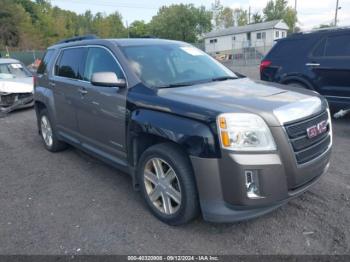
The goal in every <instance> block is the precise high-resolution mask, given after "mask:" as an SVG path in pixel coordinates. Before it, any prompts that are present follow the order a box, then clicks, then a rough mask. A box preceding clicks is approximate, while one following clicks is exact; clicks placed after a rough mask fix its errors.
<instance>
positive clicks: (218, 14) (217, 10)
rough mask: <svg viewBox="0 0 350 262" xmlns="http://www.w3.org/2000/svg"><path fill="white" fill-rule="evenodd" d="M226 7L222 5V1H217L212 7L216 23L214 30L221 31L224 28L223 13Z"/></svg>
mask: <svg viewBox="0 0 350 262" xmlns="http://www.w3.org/2000/svg"><path fill="white" fill-rule="evenodd" d="M223 9H224V7H223V5H222V4H221V2H220V0H215V2H214V3H213V4H212V5H211V11H212V17H213V22H214V28H215V29H220V28H222V27H223V23H222V11H223Z"/></svg>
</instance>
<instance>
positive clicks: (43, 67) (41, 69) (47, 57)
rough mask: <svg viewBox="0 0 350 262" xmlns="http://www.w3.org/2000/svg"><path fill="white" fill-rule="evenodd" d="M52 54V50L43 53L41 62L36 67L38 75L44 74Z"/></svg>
mask: <svg viewBox="0 0 350 262" xmlns="http://www.w3.org/2000/svg"><path fill="white" fill-rule="evenodd" d="M53 53H54V50H48V51H47V52H46V53H45V55H44V58H43V59H42V60H41V63H40V65H39V67H38V70H37V73H38V74H44V73H45V72H46V68H47V65H48V64H49V62H50V60H51V57H52V55H53Z"/></svg>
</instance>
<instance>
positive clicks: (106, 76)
mask: <svg viewBox="0 0 350 262" xmlns="http://www.w3.org/2000/svg"><path fill="white" fill-rule="evenodd" d="M91 84H92V85H94V86H107V87H120V88H124V87H126V81H125V80H124V79H119V78H118V77H117V75H116V74H115V73H114V72H99V73H93V74H92V77H91Z"/></svg>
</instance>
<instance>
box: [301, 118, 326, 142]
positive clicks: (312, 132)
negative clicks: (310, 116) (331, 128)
mask: <svg viewBox="0 0 350 262" xmlns="http://www.w3.org/2000/svg"><path fill="white" fill-rule="evenodd" d="M327 125H328V122H327V120H323V121H322V122H320V123H318V124H317V125H314V126H312V127H309V128H308V129H306V132H307V137H308V138H310V139H311V138H314V137H316V136H318V135H320V134H322V133H324V132H326V131H327Z"/></svg>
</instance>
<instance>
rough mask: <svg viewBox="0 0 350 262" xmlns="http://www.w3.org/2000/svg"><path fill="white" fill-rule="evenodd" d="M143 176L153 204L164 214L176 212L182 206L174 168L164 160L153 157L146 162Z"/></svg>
mask: <svg viewBox="0 0 350 262" xmlns="http://www.w3.org/2000/svg"><path fill="white" fill-rule="evenodd" d="M143 176H144V184H145V188H146V192H147V195H148V198H149V200H150V201H151V202H152V204H153V206H154V207H156V208H157V210H159V211H160V212H161V213H163V214H166V215H172V214H175V213H176V212H177V211H178V210H179V208H180V206H181V198H182V195H181V188H180V183H179V179H178V177H177V175H176V173H175V171H174V169H173V168H172V167H171V166H170V165H169V164H168V163H167V162H165V161H164V160H162V159H160V158H152V159H150V160H149V161H148V162H147V163H146V165H145V169H144V175H143Z"/></svg>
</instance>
